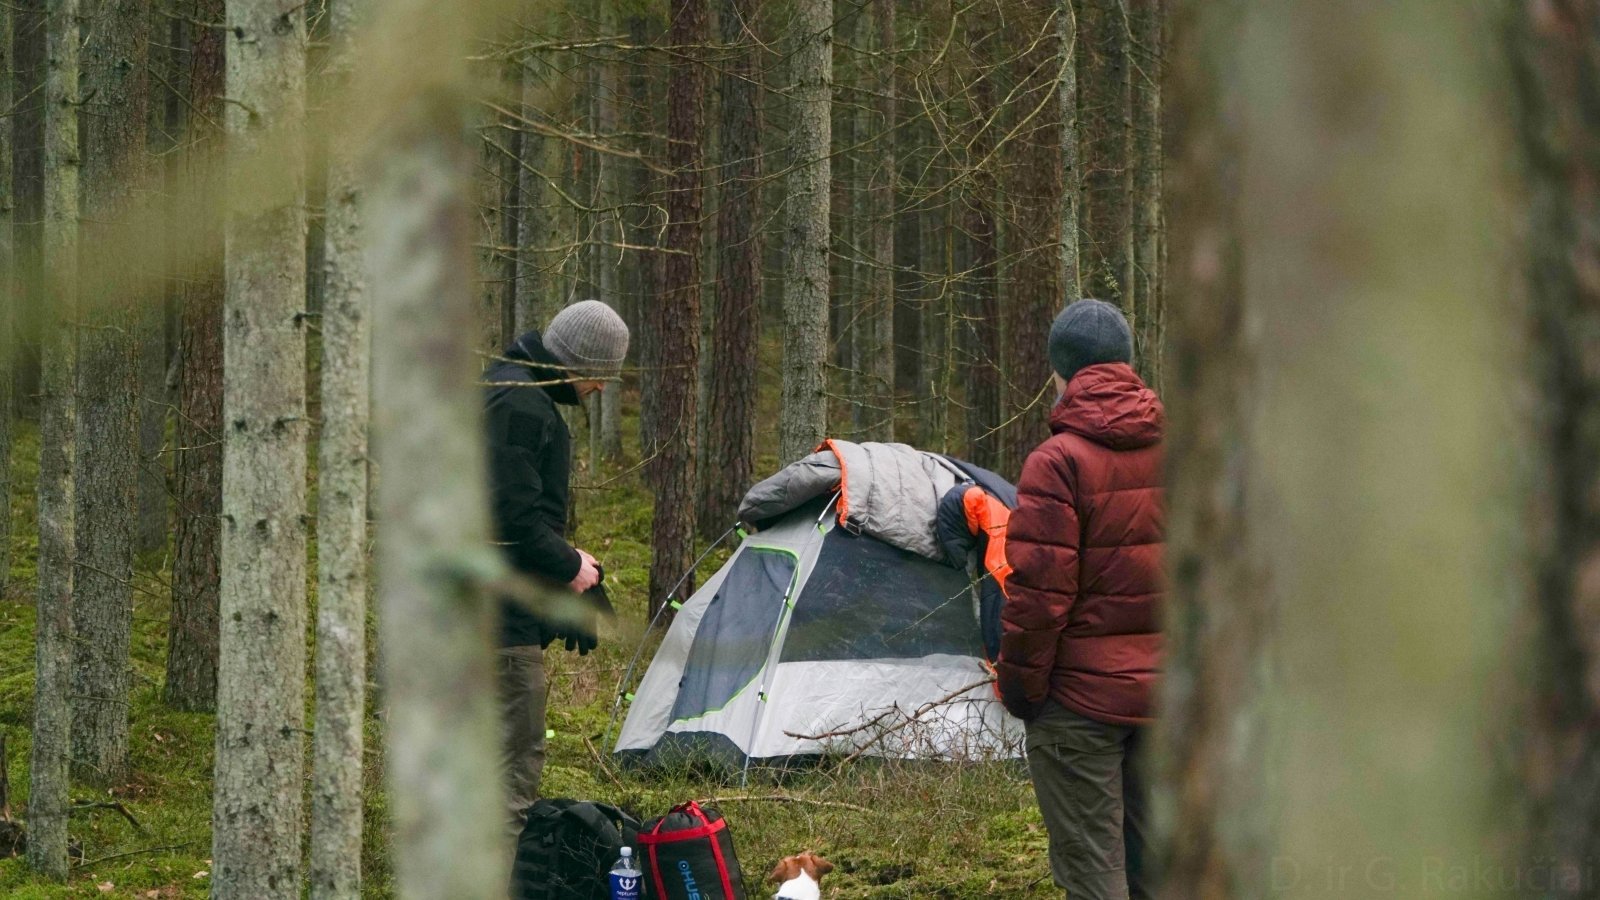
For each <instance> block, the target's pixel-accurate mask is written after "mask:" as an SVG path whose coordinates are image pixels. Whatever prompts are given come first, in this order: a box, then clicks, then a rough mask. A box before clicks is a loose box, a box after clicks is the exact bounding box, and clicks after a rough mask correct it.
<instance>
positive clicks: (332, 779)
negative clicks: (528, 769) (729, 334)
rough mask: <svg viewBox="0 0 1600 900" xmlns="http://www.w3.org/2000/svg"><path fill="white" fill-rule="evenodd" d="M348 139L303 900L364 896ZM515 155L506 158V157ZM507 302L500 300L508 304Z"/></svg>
mask: <svg viewBox="0 0 1600 900" xmlns="http://www.w3.org/2000/svg"><path fill="white" fill-rule="evenodd" d="M361 15H362V12H361V3H360V2H359V0H332V2H330V3H329V4H328V31H329V40H330V47H329V57H328V69H327V74H326V76H325V77H327V78H328V79H329V81H330V82H331V84H330V86H331V87H333V88H335V89H337V88H343V87H346V86H347V84H348V82H349V80H350V72H351V70H352V69H353V67H354V59H353V55H354V49H353V46H352V45H353V42H354V39H355V36H356V29H357V27H358V25H359V22H360V18H361ZM351 140H352V139H351V138H350V136H349V135H348V134H346V133H344V132H338V133H335V134H334V135H331V136H330V155H329V163H328V185H327V200H326V203H325V205H324V210H325V212H324V215H325V224H324V226H323V231H324V234H325V236H326V239H327V249H326V251H325V252H324V254H323V260H324V266H325V278H324V295H323V302H322V432H321V438H320V441H319V443H318V452H319V457H318V465H317V476H318V488H317V680H316V684H317V711H316V727H315V729H314V732H313V735H314V736H313V745H312V753H313V759H312V784H311V896H312V897H313V898H315V900H355V898H358V897H360V896H361V823H362V791H361V786H362V782H361V776H362V768H363V766H362V762H363V756H362V747H363V735H362V727H363V725H364V724H365V719H366V716H365V707H366V704H365V701H366V687H367V640H366V638H367V414H368V410H367V397H368V381H369V379H368V374H367V369H368V364H369V363H368V361H369V359H370V355H371V350H370V347H369V336H368V322H367V318H368V317H367V292H366V287H367V284H366V268H365V260H364V258H363V251H364V248H363V245H362V224H361V216H360V209H359V204H360V202H361V187H360V181H359V179H358V175H357V171H356V161H355V159H354V152H353V151H354V148H353V147H352V146H350V143H351ZM513 158H514V157H513ZM508 306H509V304H508Z"/></svg>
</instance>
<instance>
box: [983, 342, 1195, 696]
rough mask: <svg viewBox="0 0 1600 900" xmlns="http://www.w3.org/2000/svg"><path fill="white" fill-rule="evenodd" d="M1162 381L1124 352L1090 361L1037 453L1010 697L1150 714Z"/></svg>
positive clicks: (1019, 538) (1013, 552) (1018, 521)
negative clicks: (1114, 359)
mask: <svg viewBox="0 0 1600 900" xmlns="http://www.w3.org/2000/svg"><path fill="white" fill-rule="evenodd" d="M1164 423H1165V412H1164V411H1163V409H1162V407H1161V401H1160V400H1159V399H1157V398H1156V395H1155V392H1154V391H1152V390H1150V389H1149V388H1148V387H1145V384H1144V382H1143V381H1140V380H1139V376H1138V375H1136V374H1134V371H1133V369H1132V368H1130V367H1129V366H1127V365H1126V364H1123V363H1107V364H1103V365H1096V366H1089V367H1087V368H1085V369H1083V370H1082V371H1080V372H1078V373H1077V375H1075V376H1074V377H1073V379H1072V382H1071V383H1070V384H1068V385H1067V391H1066V393H1065V394H1063V395H1062V397H1061V402H1060V403H1058V404H1056V408H1055V410H1054V411H1053V412H1052V413H1051V415H1050V430H1051V432H1053V434H1052V436H1051V438H1050V439H1049V440H1047V441H1045V442H1044V443H1043V444H1040V445H1039V447H1038V449H1036V450H1034V451H1033V453H1031V454H1029V456H1028V460H1027V462H1026V463H1025V464H1024V465H1023V467H1022V480H1021V481H1020V482H1019V483H1018V484H1017V509H1016V512H1014V513H1012V514H1011V524H1010V527H1009V528H1008V529H1007V531H1006V557H1007V559H1008V561H1009V562H1010V563H1011V566H1012V570H1013V571H1012V574H1011V579H1010V581H1009V582H1008V584H1007V585H1006V594H1007V599H1006V604H1005V611H1004V613H1003V615H1002V616H1001V622H1002V625H1003V627H1004V635H1003V637H1001V639H1000V662H999V664H998V666H997V668H998V672H999V682H1000V684H999V686H1000V695H1001V698H1002V699H1003V700H1004V702H1005V705H1006V708H1007V709H1009V710H1011V712H1012V713H1013V714H1015V715H1017V716H1020V717H1021V718H1024V719H1030V718H1032V717H1033V716H1035V715H1037V714H1038V712H1039V710H1040V708H1041V707H1042V706H1043V704H1044V702H1045V700H1046V698H1050V699H1054V700H1055V701H1056V702H1058V703H1060V704H1061V705H1062V706H1065V707H1066V708H1067V709H1070V710H1072V711H1073V712H1076V713H1078V714H1080V715H1084V716H1088V717H1089V718H1091V719H1096V720H1099V721H1101V722H1111V723H1116V724H1121V725H1144V724H1148V723H1149V722H1150V716H1151V709H1150V707H1151V698H1152V696H1153V695H1154V693H1155V684H1156V679H1157V678H1158V677H1159V676H1160V673H1161V630H1160V629H1161V597H1162V591H1163V575H1162V569H1161V555H1162V542H1163V540H1164V535H1165V533H1166V509H1165V506H1164V504H1163V498H1162V489H1161V482H1162V468H1161V465H1162V463H1161V432H1162V427H1163V425H1164Z"/></svg>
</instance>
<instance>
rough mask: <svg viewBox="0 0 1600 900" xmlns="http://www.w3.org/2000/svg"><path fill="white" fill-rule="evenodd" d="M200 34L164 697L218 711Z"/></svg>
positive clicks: (216, 91) (201, 16) (217, 315)
mask: <svg viewBox="0 0 1600 900" xmlns="http://www.w3.org/2000/svg"><path fill="white" fill-rule="evenodd" d="M224 14H225V12H224V9H223V0H197V2H196V3H195V6H194V17H195V21H197V22H217V21H221V20H222V17H223V16H224ZM179 27H182V28H192V29H193V30H192V32H191V34H192V35H193V40H192V41H191V42H190V47H191V50H190V63H189V66H190V68H189V77H188V79H187V80H186V89H187V92H188V96H187V97H186V98H185V99H186V102H185V103H184V106H185V107H186V108H189V109H192V110H194V113H193V114H192V115H190V116H189V128H188V135H189V144H188V147H187V149H186V150H185V152H184V154H183V169H184V175H185V177H186V179H187V180H188V182H189V185H190V187H189V195H190V197H191V198H192V203H191V208H190V209H189V211H188V215H189V216H190V217H191V218H192V220H193V226H194V227H193V228H192V230H191V232H190V233H192V234H193V235H194V240H195V241H196V242H197V246H196V247H195V248H194V249H193V251H192V253H191V254H190V257H189V259H190V262H189V264H188V265H187V266H186V268H185V270H184V272H183V277H182V278H180V279H179V284H180V287H179V289H178V290H179V294H178V304H179V339H178V344H179V350H178V352H179V360H178V414H177V417H176V418H177V422H176V425H177V445H178V458H177V464H176V466H175V473H176V485H177V490H176V492H175V493H176V495H177V516H176V517H175V518H176V520H177V535H176V540H175V541H174V554H173V564H172V614H171V620H170V622H169V624H168V627H167V672H166V683H165V685H164V688H163V697H164V699H165V700H166V702H167V703H168V704H169V705H171V706H173V707H174V708H176V709H182V710H193V711H210V710H214V709H215V708H216V702H217V653H218V637H219V631H220V623H219V620H218V616H219V612H218V605H219V602H220V601H219V593H220V590H221V553H222V441H223V437H222V405H223V404H222V394H223V387H222V383H223V377H224V371H223V362H224V360H223V356H224V354H223V347H222V343H223V337H222V302H223V262H222V254H223V246H222V243H223V242H222V233H223V229H224V213H223V182H222V171H221V170H222V165H221V159H220V158H221V154H222V147H223V143H222V141H223V136H222V132H221V128H220V125H219V124H218V123H220V122H221V121H222V119H223V115H224V113H223V103H222V96H223V79H224V66H223V55H224V38H223V33H222V32H221V31H220V30H219V29H216V28H205V27H198V26H193V25H190V24H189V23H188V22H180V23H179Z"/></svg>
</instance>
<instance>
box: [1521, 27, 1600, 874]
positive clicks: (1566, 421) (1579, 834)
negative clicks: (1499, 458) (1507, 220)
mask: <svg viewBox="0 0 1600 900" xmlns="http://www.w3.org/2000/svg"><path fill="white" fill-rule="evenodd" d="M1596 12H1597V10H1596V7H1595V4H1594V3H1593V2H1589V0H1562V2H1554V3H1548V4H1544V5H1542V6H1524V5H1522V4H1516V5H1514V6H1513V7H1512V8H1511V11H1509V12H1508V14H1507V15H1508V18H1509V20H1510V21H1509V22H1508V27H1507V29H1506V35H1507V37H1508V38H1509V43H1510V48H1509V49H1510V56H1511V61H1512V73H1513V82H1512V83H1513V85H1514V87H1515V101H1516V105H1515V111H1516V113H1517V118H1516V124H1517V128H1518V138H1519V140H1520V143H1521V147H1520V157H1521V163H1522V167H1523V170H1524V171H1523V174H1524V177H1525V178H1526V179H1527V185H1526V190H1527V198H1528V200H1529V203H1528V205H1527V207H1526V210H1527V212H1526V215H1527V227H1528V237H1527V244H1526V246H1527V249H1528V258H1527V259H1526V260H1525V267H1526V278H1527V285H1528V287H1527V292H1528V296H1529V299H1530V301H1531V306H1532V309H1531V318H1532V326H1533V328H1532V333H1533V336H1534V347H1533V352H1531V353H1530V354H1528V361H1529V363H1530V364H1531V365H1532V369H1533V371H1532V376H1533V377H1532V382H1533V384H1534V386H1535V388H1536V389H1537V390H1538V396H1539V400H1540V403H1539V405H1538V407H1537V412H1536V416H1537V418H1536V421H1535V425H1536V432H1535V433H1536V434H1537V435H1538V438H1539V441H1540V444H1539V453H1540V471H1539V474H1540V475H1541V476H1542V478H1541V481H1542V483H1543V485H1544V489H1543V496H1541V497H1539V498H1537V500H1538V504H1537V506H1536V508H1535V515H1534V516H1533V517H1532V519H1531V520H1532V521H1537V522H1539V523H1541V528H1540V530H1539V532H1538V533H1537V535H1536V540H1534V541H1530V542H1529V544H1530V546H1531V548H1532V549H1533V558H1532V566H1533V573H1534V575H1535V581H1534V584H1535V592H1534V596H1533V598H1532V601H1533V602H1532V608H1531V609H1529V610H1527V615H1528V617H1529V618H1530V619H1531V620H1532V622H1533V623H1534V624H1533V625H1532V626H1531V627H1529V628H1528V629H1527V630H1528V631H1529V632H1531V634H1530V635H1529V638H1528V639H1527V644H1526V646H1525V647H1524V648H1523V652H1524V656H1525V657H1526V658H1527V659H1529V660H1530V661H1532V668H1533V677H1532V679H1531V684H1530V685H1529V686H1528V688H1529V690H1528V694H1527V696H1526V697H1525V699H1523V701H1522V702H1521V703H1519V704H1518V706H1519V707H1520V708H1521V709H1523V710H1525V713H1524V718H1525V720H1526V728H1527V732H1528V734H1527V737H1526V739H1525V741H1524V746H1523V747H1522V748H1521V749H1522V758H1521V772H1520V775H1521V780H1522V785H1521V787H1522V791H1521V793H1522V796H1523V797H1524V798H1525V802H1526V805H1527V807H1528V809H1527V817H1528V825H1529V827H1528V833H1527V834H1526V835H1525V836H1524V839H1525V843H1526V845H1525V847H1524V848H1522V849H1524V850H1525V851H1526V854H1527V856H1528V857H1529V858H1533V859H1540V860H1548V861H1549V863H1550V868H1551V870H1552V871H1557V872H1568V873H1570V872H1583V873H1587V872H1589V871H1591V870H1592V866H1593V863H1592V861H1593V860H1594V859H1596V858H1597V857H1600V824H1597V823H1600V735H1597V733H1596V730H1595V722H1596V721H1600V697H1597V696H1596V693H1595V691H1594V685H1596V684H1597V683H1600V654H1597V653H1596V645H1595V642H1594V638H1595V629H1594V627H1593V623H1594V621H1595V611H1596V605H1595V599H1594V598H1595V590H1594V573H1595V571H1596V568H1595V560H1596V547H1597V546H1600V493H1597V490H1600V430H1597V428H1596V423H1597V419H1600V417H1597V408H1600V406H1597V403H1600V369H1597V368H1596V359H1597V356H1600V354H1597V352H1596V348H1595V345H1594V341H1593V339H1592V337H1591V336H1592V335H1593V333H1594V329H1595V328H1596V326H1597V325H1600V287H1597V286H1596V284H1595V282H1594V280H1593V278H1592V277H1590V276H1589V274H1588V273H1589V272H1592V271H1593V270H1594V267H1595V266H1596V265H1597V264H1600V236H1597V235H1596V234H1595V232H1594V230H1593V228H1592V227H1591V226H1590V225H1589V224H1587V223H1590V222H1592V221H1594V217H1595V215H1596V213H1597V212H1600V190H1597V186H1596V185H1595V184H1594V182H1593V178H1592V173H1593V172H1594V171H1595V166H1596V165H1597V163H1600V131H1597V130H1596V125H1595V123H1596V121H1597V119H1600V102H1597V101H1596V97H1597V94H1596V91H1597V90H1600V64H1597V62H1596V56H1595V45H1596V38H1595V33H1594V22H1595V18H1596ZM1551 896H1561V897H1574V898H1577V897H1596V896H1600V884H1596V883H1593V880H1592V879H1589V878H1582V879H1579V880H1578V883H1566V884H1565V886H1564V887H1560V888H1559V889H1556V888H1553V889H1552V892H1551Z"/></svg>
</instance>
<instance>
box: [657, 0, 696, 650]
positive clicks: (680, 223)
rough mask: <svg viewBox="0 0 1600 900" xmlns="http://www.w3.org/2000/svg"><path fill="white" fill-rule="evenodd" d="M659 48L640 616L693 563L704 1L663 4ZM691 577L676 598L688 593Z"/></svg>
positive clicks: (675, 0) (680, 0) (679, 0)
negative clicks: (668, 66)
mask: <svg viewBox="0 0 1600 900" xmlns="http://www.w3.org/2000/svg"><path fill="white" fill-rule="evenodd" d="M671 16H672V20H671V24H670V25H669V26H668V30H667V35H668V37H667V40H668V43H669V44H670V45H671V46H673V47H675V48H678V52H679V54H680V55H679V56H678V58H677V59H675V60H674V61H673V64H672V70H671V72H670V73H669V75H668V76H667V77H668V85H667V98H668V101H667V104H668V105H667V165H668V169H669V171H670V174H669V175H668V176H667V196H666V205H667V241H666V252H665V253H664V254H663V256H664V257H665V258H664V259H663V261H662V276H663V277H662V286H661V287H662V291H661V318H660V322H661V330H660V332H659V333H658V334H657V339H658V340H659V341H660V347H659V356H660V361H661V367H662V371H661V372H660V376H659V377H658V378H657V380H656V383H657V385H658V387H657V390H656V393H657V396H656V411H655V417H656V421H655V425H656V429H657V436H656V439H655V440H654V441H653V442H652V443H654V444H655V446H656V448H657V450H656V453H657V457H656V463H655V470H656V478H655V484H656V492H655V494H656V502H655V514H654V518H653V519H652V526H651V533H652V535H653V540H652V544H651V550H652V553H651V559H650V609H649V614H650V619H651V620H652V621H654V620H655V614H656V611H657V610H658V609H659V608H660V607H661V605H663V604H665V603H666V602H667V601H668V600H669V599H671V598H669V597H668V596H667V593H668V591H670V590H671V588H672V586H673V584H675V583H676V582H677V581H678V578H679V577H680V576H682V575H683V574H684V573H685V572H686V571H688V569H689V566H690V564H691V563H692V562H693V561H694V530H695V529H694V519H695V512H696V510H697V509H698V508H699V505H698V502H697V500H696V498H695V487H696V480H697V474H698V470H697V462H698V456H699V454H698V453H697V449H698V448H697V445H698V443H699V440H698V436H697V434H696V427H697V423H698V421H699V420H698V418H697V415H696V414H697V406H698V405H699V398H700V387H699V376H700V250H701V248H700V209H701V202H702V192H703V179H704V173H703V171H702V169H703V154H702V150H701V147H702V144H703V141H704V139H705V136H704V132H705V110H704V106H705V72H704V69H703V67H702V66H701V63H700V60H699V59H698V58H697V55H698V53H699V50H698V49H697V48H699V47H702V46H704V45H705V43H706V41H707V38H708V37H709V34H708V31H709V29H708V23H707V21H706V0H672V5H671ZM693 580H694V579H693V578H690V579H689V582H688V583H686V585H685V587H684V590H685V592H687V591H690V590H692V589H693Z"/></svg>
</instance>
